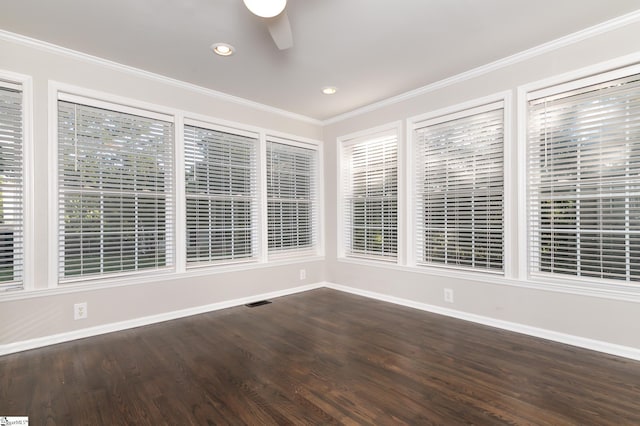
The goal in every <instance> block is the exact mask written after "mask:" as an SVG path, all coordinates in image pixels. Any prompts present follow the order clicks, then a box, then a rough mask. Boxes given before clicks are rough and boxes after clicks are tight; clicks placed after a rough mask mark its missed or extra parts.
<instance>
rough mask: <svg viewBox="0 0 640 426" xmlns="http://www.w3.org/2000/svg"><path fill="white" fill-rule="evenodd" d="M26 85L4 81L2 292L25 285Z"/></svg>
mask: <svg viewBox="0 0 640 426" xmlns="http://www.w3.org/2000/svg"><path fill="white" fill-rule="evenodd" d="M23 115H24V112H23V104H22V86H21V85H19V84H13V83H8V82H4V81H0V291H5V290H16V289H21V288H22V286H23V284H22V280H23V278H22V277H23V258H24V233H23V231H24V230H23V227H24V224H23V217H24V213H23V199H22V194H23V164H24V161H23V153H24V147H23V134H24V132H23Z"/></svg>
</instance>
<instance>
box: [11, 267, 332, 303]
mask: <svg viewBox="0 0 640 426" xmlns="http://www.w3.org/2000/svg"><path fill="white" fill-rule="evenodd" d="M324 260H325V258H324V257H323V256H307V257H298V258H287V259H281V260H277V261H275V260H272V261H271V262H269V263H260V262H255V261H253V262H244V263H226V264H207V265H203V266H195V267H190V268H188V269H187V270H186V271H185V272H183V273H176V272H174V271H173V270H168V271H165V272H160V273H149V274H144V275H142V274H141V275H127V276H122V277H108V278H104V279H92V280H85V281H77V282H69V283H64V284H62V285H60V286H55V287H49V288H35V289H33V290H29V291H27V290H23V291H9V292H4V293H0V304H2V303H5V302H12V301H15V300H23V299H33V298H38V297H49V296H57V295H60V294H70V293H82V292H86V291H94V290H101V289H111V288H116V287H127V286H136V285H145V284H153V283H158V282H163V281H171V280H176V281H177V280H183V279H188V278H194V277H203V276H215V275H218V274H228V273H233V272H242V271H250V270H255V269H264V268H277V267H282V266H287V265H296V264H301V263H302V264H308V263H313V262H324Z"/></svg>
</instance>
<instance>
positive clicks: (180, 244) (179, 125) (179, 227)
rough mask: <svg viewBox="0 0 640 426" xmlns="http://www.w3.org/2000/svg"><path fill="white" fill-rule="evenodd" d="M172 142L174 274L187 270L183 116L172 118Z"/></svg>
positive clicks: (177, 115)
mask: <svg viewBox="0 0 640 426" xmlns="http://www.w3.org/2000/svg"><path fill="white" fill-rule="evenodd" d="M174 120H175V121H174V126H175V128H174V135H175V136H174V137H175V139H174V141H173V184H174V185H175V186H174V188H173V192H172V193H173V196H174V215H173V221H174V223H173V232H174V234H173V244H174V246H173V250H174V253H173V256H174V259H173V261H174V263H173V264H174V266H175V271H176V273H178V274H180V273H184V272H185V271H186V270H187V218H186V217H187V196H186V189H185V175H184V170H185V165H184V115H183V114H176V115H175V118H174Z"/></svg>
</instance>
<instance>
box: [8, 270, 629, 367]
mask: <svg viewBox="0 0 640 426" xmlns="http://www.w3.org/2000/svg"><path fill="white" fill-rule="evenodd" d="M322 287H327V288H330V289H333V290H338V291H343V292H346V293H351V294H356V295H359V296H364V297H368V298H370V299H376V300H380V301H383V302H389V303H393V304H396V305H401V306H406V307H409V308H414V309H418V310H421V311H426V312H432V313H435V314H440V315H446V316H449V317H453V318H458V319H462V320H465V321H471V322H474V323H478V324H483V325H488V326H490V327H496V328H500V329H503V330H508V331H513V332H516V333H521V334H526V335H529V336H534V337H539V338H542V339H547V340H551V341H554V342H559V343H564V344H567V345H571V346H577V347H580V348H584V349H590V350H593V351H597V352H602V353H606V354H609V355H615V356H620V357H624V358H629V359H633V360H636V361H640V349H638V348H633V347H629V346H622V345H616V344H613V343H608V342H603V341H600V340H594V339H587V338H584V337H579V336H573V335H570V334H565V333H559V332H557V331H553V330H546V329H543V328H538V327H532V326H528V325H524V324H518V323H514V322H510V321H504V320H499V319H495V318H491V317H486V316H483V315H477V314H471V313H468V312H462V311H458V310H455V309H449V308H443V307H441V306H436V305H429V304H426V303H421V302H416V301H414V300H409V299H403V298H399V297H395V296H390V295H387V294H383V293H376V292H372V291H368V290H362V289H359V288H355V287H349V286H344V285H340V284H335V283H330V282H320V283H315V284H309V285H304V286H300V287H293V288H289V289H285V290H279V291H274V292H270V293H263V294H258V295H253V296H248V297H243V298H239V299H232V300H226V301H222V302H217V303H212V304H209V305H204V306H196V307H193V308H188V309H182V310H179V311H172V312H166V313H162V314H158V315H151V316H146V317H142V318H136V319H132V320H127V321H121V322H116V323H111V324H105V325H100V326H96V327H89V328H83V329H81V330H74V331H70V332H66V333H60V334H54V335H51V336H44V337H38V338H35V339H30V340H24V341H20V342H14V343H9V344H5V345H0V356H2V355H7V354H11V353H16V352H22V351H26V350H29V349H36V348H41V347H44V346H49V345H55V344H57V343H64V342H69V341H72V340H77V339H84V338H87V337H93V336H98V335H101V334H106V333H112V332H115V331H121V330H127V329H130V328H135V327H141V326H145V325H150V324H156V323H160V322H164V321H170V320H174V319H178V318H184V317H189V316H191V315H198V314H203V313H206V312H213V311H217V310H220V309H226V308H232V307H235V306H241V305H244V304H246V303H251V302H255V301H258V300H264V299H275V298H277V297H282V296H288V295H291V294H295V293H301V292H304V291H309V290H315V289H317V288H322Z"/></svg>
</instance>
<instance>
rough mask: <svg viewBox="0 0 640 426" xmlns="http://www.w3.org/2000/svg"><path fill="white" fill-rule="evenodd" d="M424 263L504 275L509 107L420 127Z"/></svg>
mask: <svg viewBox="0 0 640 426" xmlns="http://www.w3.org/2000/svg"><path fill="white" fill-rule="evenodd" d="M414 141H415V152H414V161H415V163H414V170H415V177H414V178H415V182H414V188H415V192H414V196H415V206H416V216H415V218H416V219H415V221H416V224H415V228H416V263H417V264H423V265H427V264H429V265H434V266H447V267H454V268H464V269H469V268H471V269H474V270H484V271H492V272H502V270H503V240H504V237H503V224H502V221H503V196H504V177H503V176H504V167H503V156H504V154H503V152H504V109H503V106H502V102H500V103H497V104H491V105H487V106H483V107H478V108H474V109H471V110H467V111H463V112H460V113H457V114H452V115H447V116H444V117H439V118H437V119H433V120H428V121H425V122H419V123H416V125H415V127H414Z"/></svg>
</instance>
